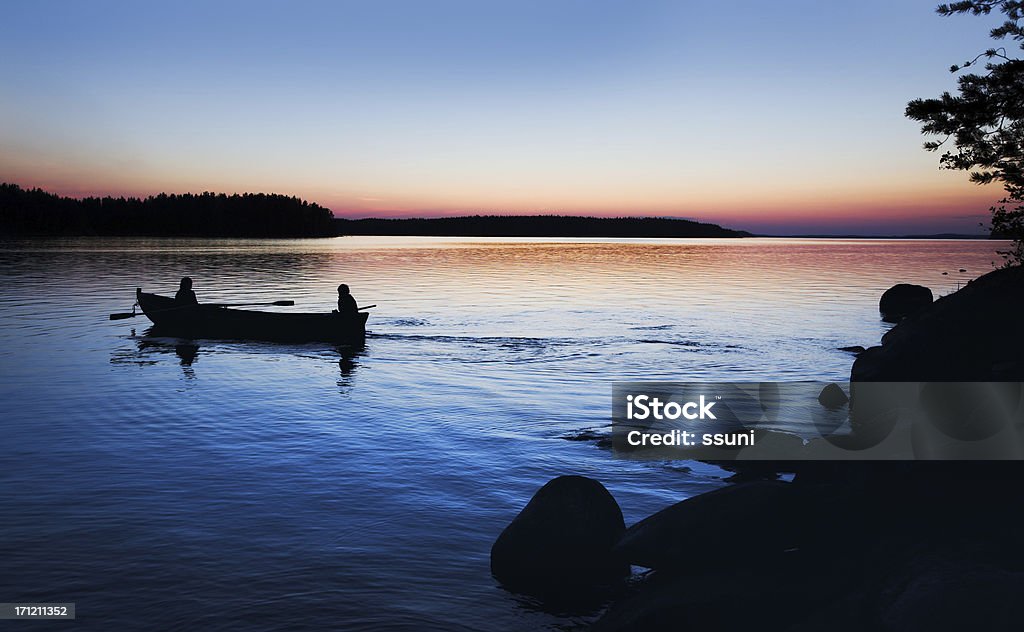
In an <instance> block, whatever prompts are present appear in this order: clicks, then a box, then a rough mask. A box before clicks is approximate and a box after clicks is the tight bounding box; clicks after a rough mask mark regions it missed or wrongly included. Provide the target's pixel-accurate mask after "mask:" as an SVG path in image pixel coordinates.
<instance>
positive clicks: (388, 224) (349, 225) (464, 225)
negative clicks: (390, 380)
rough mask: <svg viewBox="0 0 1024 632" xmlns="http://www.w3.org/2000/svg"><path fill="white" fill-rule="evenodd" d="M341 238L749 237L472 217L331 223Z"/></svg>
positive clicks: (680, 227)
mask: <svg viewBox="0 0 1024 632" xmlns="http://www.w3.org/2000/svg"><path fill="white" fill-rule="evenodd" d="M336 222H337V224H338V233H339V234H342V235H402V236H413V235H429V236H436V237H749V236H750V233H747V232H744V231H739V230H730V229H728V228H722V227H721V226H719V225H717V224H705V223H702V222H695V221H692V220H687V219H671V218H661V217H577V216H567V215H472V216H468V217H437V218H430V219H376V218H371V219H342V218H339V219H337V220H336Z"/></svg>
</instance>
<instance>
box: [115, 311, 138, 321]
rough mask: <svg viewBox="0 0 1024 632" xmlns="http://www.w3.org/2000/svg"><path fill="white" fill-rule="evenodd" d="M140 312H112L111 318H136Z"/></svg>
mask: <svg viewBox="0 0 1024 632" xmlns="http://www.w3.org/2000/svg"><path fill="white" fill-rule="evenodd" d="M135 316H138V314H136V313H134V312H122V313H120V314H111V315H110V320H124V319H125V318H134V317H135Z"/></svg>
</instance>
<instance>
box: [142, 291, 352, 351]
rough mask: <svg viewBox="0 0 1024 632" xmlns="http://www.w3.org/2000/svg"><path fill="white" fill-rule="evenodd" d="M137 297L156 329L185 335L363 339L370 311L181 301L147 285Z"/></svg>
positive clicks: (282, 339)
mask: <svg viewBox="0 0 1024 632" xmlns="http://www.w3.org/2000/svg"><path fill="white" fill-rule="evenodd" d="M135 298H136V302H137V303H138V305H139V307H140V308H141V309H142V313H144V314H145V315H146V317H147V318H149V319H150V320H151V321H153V325H155V326H156V328H157V329H160V330H161V331H162V332H165V333H167V334H169V335H176V336H181V337H183V338H222V339H235V340H269V341H275V342H314V341H315V342H333V343H339V344H362V343H363V342H364V340H365V338H366V319H367V317H368V316H369V314H367V313H366V312H359V313H356V314H354V315H352V316H346V315H342V314H339V313H337V312H334V313H323V314H290V313H282V312H259V311H253V310H244V309H232V308H230V307H226V306H222V305H203V304H199V305H181V304H180V303H178V302H177V301H175V300H174V299H173V298H170V297H167V296H160V295H159V294H149V293H147V292H143V291H142V288H138V289H136V290H135Z"/></svg>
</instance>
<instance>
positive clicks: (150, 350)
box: [110, 325, 366, 388]
mask: <svg viewBox="0 0 1024 632" xmlns="http://www.w3.org/2000/svg"><path fill="white" fill-rule="evenodd" d="M132 334H133V335H132V339H133V340H134V343H135V346H134V349H132V350H130V351H129V350H122V351H119V352H115V353H114V354H113V355H112V356H111V358H110V362H111V364H134V365H136V366H150V365H156V364H160V363H162V362H163V361H164V359H165V358H166V357H167V356H171V355H173V356H175V357H176V358H177V361H178V364H179V365H180V366H181V370H182V373H183V375H184V376H185V377H186V378H189V379H194V378H196V376H197V374H196V371H195V368H194V367H193V365H194V364H196V363H197V362H198V361H199V359H200V356H208V355H211V354H217V353H232V352H233V351H236V350H237V349H238V348H240V347H241V348H242V349H244V351H245V352H247V353H253V352H255V353H275V354H280V353H284V354H288V353H294V354H296V355H302V356H309V355H310V354H311V352H313V354H315V355H316V356H320V355H323V357H324V358H337V362H338V369H339V373H340V375H339V378H338V386H339V387H344V388H347V387H351V386H352V378H353V376H354V374H355V372H356V369H357V368H358V366H359V360H358V359H359V358H360V357H362V356H364V355H365V354H366V344H365V343H360V344H358V345H330V344H312V345H311V344H304V345H287V344H279V343H263V342H245V343H237V344H223V343H221V342H219V341H213V340H202V339H191V338H180V337H176V336H174V335H172V334H171V333H169V332H167V331H166V330H164V329H161V328H159V327H157V326H156V325H154V326H152V327H149V328H148V329H146V330H144V331H142V332H141V334H139V335H136V334H135V330H132Z"/></svg>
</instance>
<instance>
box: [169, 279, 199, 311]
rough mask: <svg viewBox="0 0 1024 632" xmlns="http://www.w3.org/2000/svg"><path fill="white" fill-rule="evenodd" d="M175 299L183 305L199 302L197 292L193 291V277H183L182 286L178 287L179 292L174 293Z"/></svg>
mask: <svg viewBox="0 0 1024 632" xmlns="http://www.w3.org/2000/svg"><path fill="white" fill-rule="evenodd" d="M174 300H175V301H176V302H177V303H179V304H181V305H198V304H199V299H197V298H196V293H195V292H193V291H192V277H182V278H181V287H179V288H178V292H177V294H175V295H174Z"/></svg>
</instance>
